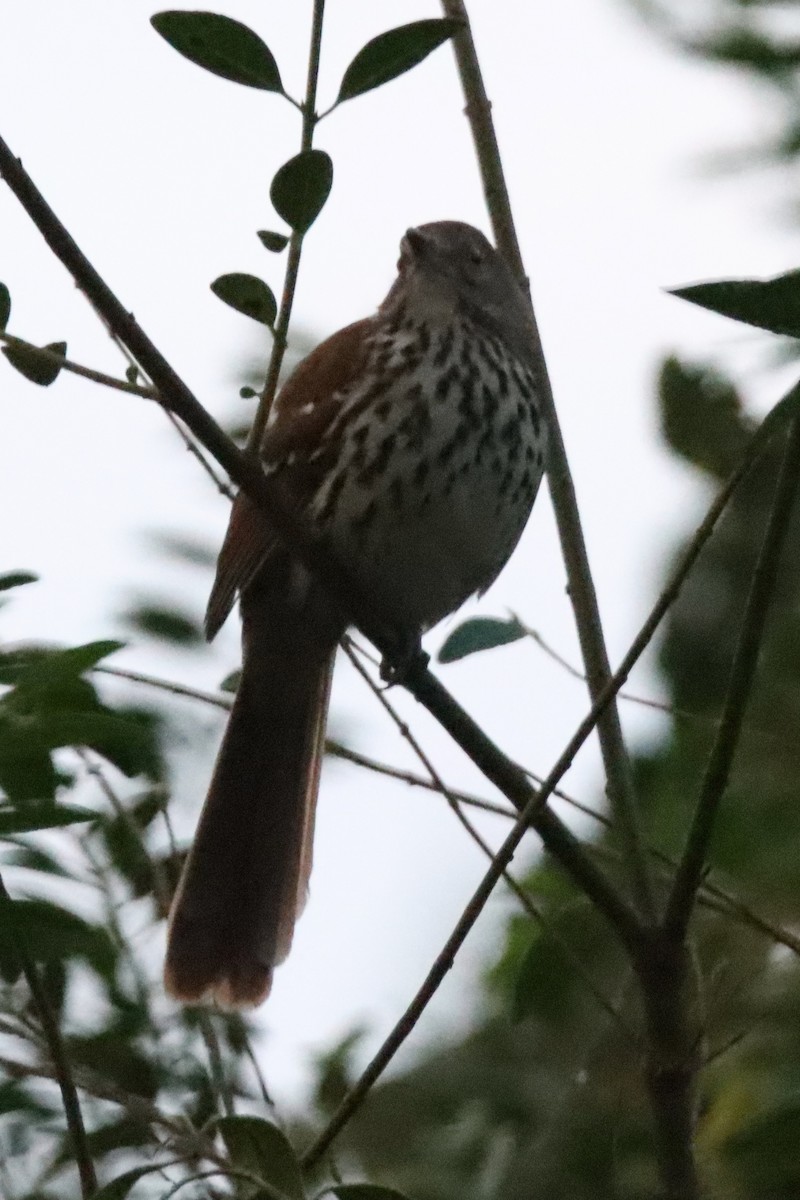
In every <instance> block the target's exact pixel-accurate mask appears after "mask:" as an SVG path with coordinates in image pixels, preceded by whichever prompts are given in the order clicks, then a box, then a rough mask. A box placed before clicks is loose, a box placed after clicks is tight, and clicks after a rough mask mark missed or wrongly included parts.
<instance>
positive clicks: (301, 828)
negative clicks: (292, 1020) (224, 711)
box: [164, 221, 548, 1008]
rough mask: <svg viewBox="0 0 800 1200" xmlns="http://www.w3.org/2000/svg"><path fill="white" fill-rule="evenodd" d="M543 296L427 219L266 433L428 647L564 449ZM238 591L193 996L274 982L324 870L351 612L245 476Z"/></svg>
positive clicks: (315, 355) (262, 990)
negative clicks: (327, 802)
mask: <svg viewBox="0 0 800 1200" xmlns="http://www.w3.org/2000/svg"><path fill="white" fill-rule="evenodd" d="M531 328H532V326H531V310H530V306H529V301H528V299H527V297H526V295H525V292H524V291H523V289H522V287H521V286H520V284H519V283H518V282H517V279H516V277H515V276H514V274H513V272H512V271H511V269H510V267H509V266H508V264H507V263H506V261H505V260H504V259H503V258H502V257H501V255H500V254H499V253H498V251H497V250H495V249H494V247H493V246H492V245H491V243H490V242H489V240H488V239H487V238H486V237H485V236H484V234H483V233H481V232H480V231H479V230H478V229H475V228H473V227H472V226H471V225H467V224H465V223H463V222H460V221H435V222H430V223H427V224H422V225H419V226H416V227H414V228H410V229H408V231H407V232H406V233H405V235H404V236H403V238H402V240H401V243H400V257H399V261H398V263H397V275H396V278H395V280H394V282H393V283H392V286H391V288H390V289H389V292H388V294H387V295H386V297H385V299H384V300H383V302H382V303H381V304H380V306H379V307H378V309H377V311H376V312H375V313H374V314H373V315H372V316H369V317H366V318H364V319H362V320H360V321H356V322H355V323H354V324H351V325H348V326H346V327H345V328H343V329H340V330H339V331H338V332H337V333H334V334H333V335H332V336H331V337H329V338H328V339H327V340H325V341H323V342H322V343H321V344H320V345H319V346H317V347H316V349H314V350H313V351H312V352H311V353H310V354H309V355H308V356H307V357H306V358H305V359H304V360H303V361H301V362H300V363H299V365H298V366H297V367H296V368H295V369H294V371H293V373H292V374H291V375H290V376H289V377H288V378H287V380H286V382H285V383H284V384H283V387H282V388H281V389H280V391H279V393H278V395H277V398H276V400H275V403H274V404H273V407H272V411H271V413H270V418H269V420H268V423H267V428H266V431H265V434H264V437H263V440H262V444H261V448H260V459H261V465H262V467H263V470H264V472H265V473H266V474H267V476H270V477H272V478H274V479H275V480H277V481H279V482H280V483H281V485H282V486H283V494H284V495H285V496H288V497H289V503H290V504H291V506H292V507H293V508H296V511H297V512H298V513H300V514H302V516H303V518H304V519H305V520H306V521H307V522H308V523H309V525H310V528H311V529H312V530H313V531H314V534H315V536H316V537H318V538H319V539H320V540H321V542H322V544H324V546H325V547H326V550H327V551H328V552H330V554H331V555H332V556H333V557H334V560H335V561H337V562H340V563H341V564H342V566H343V568H344V569H345V570H346V572H347V573H348V575H349V577H350V578H351V579H352V580H353V582H354V583H355V585H356V586H357V587H358V588H360V589H361V591H362V592H363V594H364V595H365V596H367V597H369V599H370V602H371V603H374V605H375V606H376V609H377V611H378V612H379V613H380V614H381V615H382V616H384V617H386V618H387V619H388V620H389V621H391V622H392V623H393V625H394V627H396V628H397V629H399V630H401V631H403V633H404V635H405V636H407V637H408V638H409V639H410V641H411V642H413V641H414V639H417V640H418V639H419V637H420V635H421V634H422V633H423V632H425V631H427V630H429V629H431V628H432V627H433V626H434V625H436V624H437V623H438V622H439V621H440V620H442V619H443V618H444V617H446V616H448V615H449V614H451V613H452V612H454V611H455V610H456V609H457V608H459V607H460V606H461V605H462V604H463V603H464V601H465V600H467V599H468V598H469V597H470V596H472V595H474V594H476V593H478V594H481V593H483V592H484V591H485V590H486V589H487V588H488V587H489V585H490V584H491V583H492V582H493V581H494V579H495V578H496V577H497V575H498V574H499V572H500V571H501V570H502V568H503V566H504V565H505V563H506V561H507V560H508V558H509V557H510V555H511V553H512V551H513V549H514V547H515V546H516V544H517V542H518V540H519V538H520V536H521V534H522V531H523V529H524V527H525V525H526V523H527V520H528V517H529V515H530V512H531V509H532V506H533V503H534V500H535V497H536V493H537V490H538V488H539V484H540V482H541V478H542V474H543V472H544V470H545V466H546V455H547V445H548V438H547V429H546V423H545V419H544V415H543V412H542V405H541V402H540V397H539V395H538V384H537V379H538V375H537V370H536V365H537V362H536V357H535V355H536V351H535V350H534V348H533V345H534V343H533V339H532V336H531ZM237 597H238V599H239V605H240V611H241V617H242V655H243V665H242V672H241V677H240V682H239V684H238V688H237V692H236V697H235V700H234V703H233V707H232V710H231V714H230V718H229V721H228V725H227V729H226V731H225V734H224V737H223V741H222V745H221V748H220V751H219V755H218V758H217V761H216V765H215V768H214V771H213V775H212V779H211V784H210V787H209V791H208V796H207V799H206V801H205V804H204V806H203V809H202V812H201V816H200V820H199V824H198V828H197V832H196V835H195V838H194V842H193V845H192V848H191V850H190V853H189V855H188V859H187V861H186V863H185V866H184V869H183V873H182V877H181V879H180V881H179V884H178V888H177V890H176V894H175V898H174V901H173V904H172V908H171V913H170V918H169V926H168V937H167V954H166V961H165V969H164V978H165V986H166V990H167V992H168V993H169V994H170V995H171V996H173V997H174V998H175V999H176V1000H179V1001H181V1002H183V1003H191V1004H198V1003H203V1002H213V1003H216V1004H218V1005H221V1006H223V1007H229V1008H245V1007H253V1006H255V1005H257V1004H260V1003H261V1002H262V1001H263V1000H265V999H266V997H267V996H268V995H269V992H270V989H271V986H272V980H273V971H274V968H275V967H276V966H277V965H278V964H279V963H280V962H282V961H283V960H284V959H285V958H286V956H287V954H288V952H289V949H290V946H291V943H292V937H293V932H294V926H295V921H296V918H297V917H298V915H299V913H300V912H301V911H302V908H303V906H304V904H305V901H306V896H307V892H308V883H309V876H310V872H311V861H312V844H313V834H314V815H315V809H316V803H317V793H318V790H319V782H320V767H321V762H322V757H323V753H324V744H325V725H326V718H327V710H328V701H329V695H330V686H331V676H332V672H333V661H334V656H335V652H336V648H337V644H338V642H339V641H340V639H341V638H342V636H343V634H344V633H345V631H346V627H347V620H346V617H345V615H344V614H343V613H342V612H341V611H340V607H339V606H338V605H337V602H336V600H335V598H334V597H333V596H332V595H331V594H330V592H329V591H328V590H326V587H325V584H324V581H323V580H321V579H318V578H316V577H315V575H314V573H313V572H312V571H309V569H308V568H307V567H306V566H305V565H303V563H301V562H300V561H299V559H298V557H297V556H296V555H293V553H292V548H291V546H289V545H286V544H284V542H283V541H282V540H281V538H279V537H278V535H277V533H276V531H275V530H274V529H273V528H272V527H271V524H270V519H269V516H268V515H267V514H266V513H265V512H264V511H262V509H261V508H260V507H257V506H256V505H255V504H254V503H253V502H252V501H251V500H250V499H249V498H248V497H247V495H246V494H244V493H240V494H239V495H238V496H237V498H236V499H235V501H234V504H233V508H232V512H231V518H230V523H229V526H228V531H227V534H226V536H225V540H224V543H223V546H222V549H221V551H220V555H219V560H218V564H217V572H216V578H215V581H214V585H213V588H212V591H211V595H210V599H209V603H208V609H207V613H206V634H207V636H208V638H209V639H211V638H213V637H214V635H215V634H216V633H217V631H218V630H219V628H220V627H221V626H222V624H223V623H224V621H225V620H226V619H227V617H228V614H229V613H230V611H231V609H232V608H233V606H234V604H235V601H236V598H237Z"/></svg>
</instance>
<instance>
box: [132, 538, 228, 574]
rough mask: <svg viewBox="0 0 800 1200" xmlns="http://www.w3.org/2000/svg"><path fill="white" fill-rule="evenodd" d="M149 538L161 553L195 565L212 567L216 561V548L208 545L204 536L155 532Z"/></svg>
mask: <svg viewBox="0 0 800 1200" xmlns="http://www.w3.org/2000/svg"><path fill="white" fill-rule="evenodd" d="M149 540H150V541H151V542H153V543H155V545H156V546H157V547H158V549H159V550H160V551H161V553H162V554H166V555H169V556H170V557H172V558H180V559H182V560H183V561H184V562H187V563H190V564H191V565H192V566H196V567H213V566H214V563H215V562H216V561H217V550H216V549H214V548H212V547H211V546H209V544H208V542H207V541H206V540H205V538H202V537H192V536H187V535H185V534H175V533H160V532H159V533H155V534H153V535H151V537H150V538H149Z"/></svg>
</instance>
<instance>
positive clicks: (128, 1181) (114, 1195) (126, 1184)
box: [92, 1160, 172, 1200]
mask: <svg viewBox="0 0 800 1200" xmlns="http://www.w3.org/2000/svg"><path fill="white" fill-rule="evenodd" d="M169 1166H172V1160H169V1161H165V1162H157V1163H149V1164H148V1165H147V1166H146V1167H132V1168H131V1170H130V1171H125V1172H124V1173H123V1174H122V1175H118V1176H117V1178H116V1179H112V1180H111V1181H110V1183H107V1184H105V1186H104V1187H101V1188H98V1190H97V1191H96V1192H95V1193H94V1195H93V1196H92V1200H125V1198H126V1196H127V1195H128V1193H129V1192H130V1190H131V1188H132V1187H133V1185H134V1184H135V1183H138V1182H139V1180H140V1179H143V1178H144V1176H145V1175H152V1174H154V1173H155V1172H156V1171H163V1170H164V1168H165V1167H169Z"/></svg>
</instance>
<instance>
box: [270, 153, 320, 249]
mask: <svg viewBox="0 0 800 1200" xmlns="http://www.w3.org/2000/svg"><path fill="white" fill-rule="evenodd" d="M332 183H333V163H332V162H331V160H330V157H329V156H328V155H327V154H326V153H325V151H324V150H303V151H302V152H301V153H300V154H296V155H295V157H294V158H290V159H289V161H288V162H286V163H284V164H283V166H282V167H280V168H279V169H278V171H277V172H276V174H275V177H274V179H273V180H272V185H271V187H270V189H269V195H270V199H271V200H272V203H273V204H274V205H275V211H276V212H277V213H278V215H279V216H281V217H282V218H283V220H284V221H285V222H286V224H287V225H290V226H291V228H292V229H295V230H296V231H297V232H298V233H305V232H306V230H308V229H309V228H310V227H311V226H312V225H313V223H314V221H315V220H316V219H317V217H318V216H319V214H320V212H321V210H322V207H323V205H324V204H325V201H326V200H327V199H328V195H329V193H330V190H331V184H332Z"/></svg>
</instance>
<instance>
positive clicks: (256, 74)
mask: <svg viewBox="0 0 800 1200" xmlns="http://www.w3.org/2000/svg"><path fill="white" fill-rule="evenodd" d="M150 23H151V25H152V26H153V28H154V29H155V31H156V32H157V33H160V34H161V36H162V37H163V38H164V39H165V41H167V42H169V44H170V46H172V48H173V50H177V51H178V53H179V54H182V55H183V56H184V58H188V59H189V60H190V61H191V62H193V63H196V64H197V66H198V67H204V68H205V70H206V71H211V72H212V73H213V74H214V75H221V76H222V78H223V79H230V80H232V81H233V82H234V83H243V84H245V85H246V86H247V87H254V88H261V89H262V90H263V91H265V92H281V93H283V84H282V83H281V76H280V72H279V71H278V64H277V63H276V62H275V59H274V57H273V54H272V51H271V50H270V48H269V46H267V45H266V44H265V43H264V42H262V40H261V38H260V37H259V36H258V34H257V33H253V30H252V29H248V27H247V26H246V25H243V24H242V23H241V21H234V20H233V19H232V18H231V17H223V16H220V15H219V14H217V13H210V12H178V11H175V10H172V11H169V12H162V13H156V15H155V16H154V17H151V18H150Z"/></svg>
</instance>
